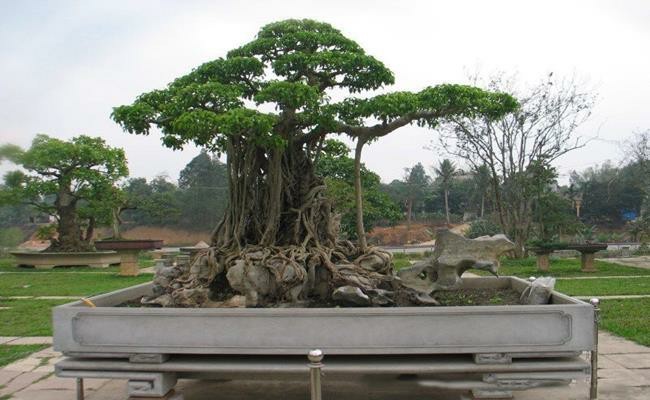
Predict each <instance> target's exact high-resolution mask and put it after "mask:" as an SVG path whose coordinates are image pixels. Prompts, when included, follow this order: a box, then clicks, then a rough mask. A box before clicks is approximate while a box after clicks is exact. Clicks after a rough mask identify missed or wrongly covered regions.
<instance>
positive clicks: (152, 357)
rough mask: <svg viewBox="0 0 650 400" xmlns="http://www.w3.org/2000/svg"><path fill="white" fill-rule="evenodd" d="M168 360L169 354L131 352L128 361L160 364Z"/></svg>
mask: <svg viewBox="0 0 650 400" xmlns="http://www.w3.org/2000/svg"><path fill="white" fill-rule="evenodd" d="M167 360H169V354H155V353H154V354H131V355H130V356H129V362H131V363H136V364H162V363H164V362H165V361H167Z"/></svg>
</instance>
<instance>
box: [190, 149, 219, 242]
mask: <svg viewBox="0 0 650 400" xmlns="http://www.w3.org/2000/svg"><path fill="white" fill-rule="evenodd" d="M178 188H179V190H180V197H181V199H182V204H181V215H180V218H179V221H180V224H181V225H182V226H184V227H192V228H198V229H201V230H209V229H213V228H214V227H215V226H217V223H218V222H219V221H220V220H221V218H223V215H224V212H225V210H226V206H227V204H228V171H227V167H226V165H225V164H224V163H222V162H221V161H219V158H217V157H216V156H213V155H210V154H209V153H208V152H206V151H205V150H203V151H201V153H200V154H199V155H198V156H196V157H194V158H193V159H192V160H191V161H190V162H189V163H188V164H187V165H186V166H185V168H183V170H182V171H181V173H180V177H179V179H178Z"/></svg>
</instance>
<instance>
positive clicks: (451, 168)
mask: <svg viewBox="0 0 650 400" xmlns="http://www.w3.org/2000/svg"><path fill="white" fill-rule="evenodd" d="M434 171H435V173H436V175H437V176H438V179H439V180H440V185H441V187H442V190H443V192H444V196H445V218H446V221H447V225H449V224H451V221H450V220H449V189H450V187H451V184H452V182H453V180H454V177H455V176H456V172H457V171H456V166H455V165H454V163H453V162H452V161H451V160H450V159H448V158H445V159H444V160H442V161H441V162H440V163H439V164H438V166H437V167H434Z"/></svg>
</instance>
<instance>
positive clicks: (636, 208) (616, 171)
mask: <svg viewBox="0 0 650 400" xmlns="http://www.w3.org/2000/svg"><path fill="white" fill-rule="evenodd" d="M643 174H644V173H643V171H642V169H641V168H640V165H638V164H637V163H635V162H631V163H629V164H628V165H624V166H622V167H616V166H614V165H613V164H612V163H611V162H605V163H603V164H601V165H599V166H598V165H597V166H594V167H589V168H587V169H585V170H584V171H582V172H581V173H578V172H575V171H574V172H573V173H572V174H571V185H572V187H573V190H574V191H575V192H576V193H580V195H581V196H582V207H581V212H580V216H581V218H582V219H583V220H584V221H585V222H586V223H587V224H589V225H599V226H601V227H609V228H615V227H621V226H623V225H624V224H625V222H626V220H632V219H634V218H636V217H638V216H640V214H641V210H642V207H643V201H644V198H645V191H644V188H643V184H642V182H643V179H644V178H643ZM628 214H631V215H629V216H628Z"/></svg>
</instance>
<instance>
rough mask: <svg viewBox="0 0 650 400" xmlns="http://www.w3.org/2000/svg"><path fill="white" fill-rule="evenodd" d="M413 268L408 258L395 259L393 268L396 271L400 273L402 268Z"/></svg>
mask: <svg viewBox="0 0 650 400" xmlns="http://www.w3.org/2000/svg"><path fill="white" fill-rule="evenodd" d="M409 266H411V261H410V260H409V259H408V258H394V259H393V267H395V270H396V271H399V270H400V269H402V268H406V267H409Z"/></svg>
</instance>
